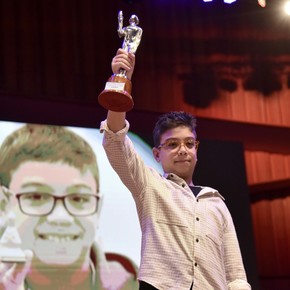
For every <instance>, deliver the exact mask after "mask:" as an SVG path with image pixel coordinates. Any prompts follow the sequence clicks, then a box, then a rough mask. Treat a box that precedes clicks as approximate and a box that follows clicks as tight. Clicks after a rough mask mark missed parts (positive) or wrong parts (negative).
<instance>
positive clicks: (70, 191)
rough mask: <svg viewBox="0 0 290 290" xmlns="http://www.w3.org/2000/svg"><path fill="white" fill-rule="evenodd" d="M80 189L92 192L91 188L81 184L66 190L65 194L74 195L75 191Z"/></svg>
mask: <svg viewBox="0 0 290 290" xmlns="http://www.w3.org/2000/svg"><path fill="white" fill-rule="evenodd" d="M80 189H88V190H89V191H90V192H92V191H93V190H92V188H91V187H90V186H88V185H87V184H84V183H81V184H74V185H71V186H69V187H68V188H67V190H66V192H67V193H75V192H76V191H79V190H80Z"/></svg>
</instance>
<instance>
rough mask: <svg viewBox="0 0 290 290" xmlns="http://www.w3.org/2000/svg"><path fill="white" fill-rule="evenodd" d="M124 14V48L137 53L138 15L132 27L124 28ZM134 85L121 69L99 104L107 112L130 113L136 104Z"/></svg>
mask: <svg viewBox="0 0 290 290" xmlns="http://www.w3.org/2000/svg"><path fill="white" fill-rule="evenodd" d="M123 19H124V18H123V12H122V11H119V14H118V23H119V27H118V35H119V37H124V41H123V45H122V48H123V49H124V50H126V51H127V52H130V53H134V54H135V53H136V50H137V48H138V45H139V44H140V41H141V36H142V28H140V27H138V26H137V25H138V23H139V19H138V17H137V16H136V15H132V16H131V17H130V20H129V23H130V25H129V26H127V27H123ZM131 90H132V83H131V81H130V80H129V79H128V78H127V76H126V71H125V70H124V69H120V71H119V73H118V74H114V75H112V76H111V77H110V78H109V79H108V81H107V83H106V86H105V89H104V90H103V91H102V92H101V93H100V95H99V96H98V101H99V104H100V105H101V106H102V107H104V108H105V109H107V110H111V111H115V112H127V111H130V110H131V109H132V108H133V106H134V102H133V99H132V96H131Z"/></svg>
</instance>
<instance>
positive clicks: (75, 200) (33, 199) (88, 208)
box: [16, 192, 100, 216]
mask: <svg viewBox="0 0 290 290" xmlns="http://www.w3.org/2000/svg"><path fill="white" fill-rule="evenodd" d="M16 198H17V200H18V203H19V207H20V209H21V211H22V212H23V213H24V214H26V215H31V216H45V215H49V214H50V213H51V212H52V211H53V210H54V208H55V205H56V201H57V200H61V201H62V204H63V206H64V207H65V209H66V210H67V212H68V213H69V214H70V215H72V216H88V215H92V214H94V213H95V212H96V211H97V208H98V203H99V199H100V195H99V194H87V193H86V194H84V193H73V194H68V195H65V196H55V195H52V194H49V193H43V192H25V193H18V194H16Z"/></svg>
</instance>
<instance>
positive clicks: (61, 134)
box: [0, 124, 99, 189]
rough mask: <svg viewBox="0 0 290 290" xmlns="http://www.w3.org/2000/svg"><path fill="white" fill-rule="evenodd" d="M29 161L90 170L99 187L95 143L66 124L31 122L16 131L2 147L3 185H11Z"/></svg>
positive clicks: (1, 172)
mask: <svg viewBox="0 0 290 290" xmlns="http://www.w3.org/2000/svg"><path fill="white" fill-rule="evenodd" d="M26 161H39V162H49V163H55V162H62V163H64V164H68V165H71V166H74V167H76V168H78V169H79V170H80V171H81V172H85V171H86V170H90V171H91V172H92V174H93V176H94V177H95V180H96V183H97V189H99V171H98V166H97V160H96V156H95V153H94V151H93V150H92V148H91V146H90V145H89V144H88V143H87V142H86V141H85V140H84V139H83V138H81V137H80V136H79V135H77V134H75V133H74V132H72V131H71V130H69V129H67V128H65V127H62V126H50V125H36V124H27V125H24V126H23V127H21V128H20V129H18V130H15V131H14V132H12V133H11V134H10V135H9V136H8V137H6V139H5V140H4V142H3V144H2V145H1V147H0V184H2V185H4V186H6V187H9V184H10V182H11V175H12V173H13V172H14V170H16V169H17V168H18V167H19V165H20V164H22V163H24V162H26Z"/></svg>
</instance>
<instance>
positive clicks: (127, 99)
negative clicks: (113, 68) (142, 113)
mask: <svg viewBox="0 0 290 290" xmlns="http://www.w3.org/2000/svg"><path fill="white" fill-rule="evenodd" d="M131 90H132V83H131V81H130V80H128V79H127V78H126V77H124V76H122V75H113V76H111V77H110V78H109V79H108V81H107V83H106V87H105V89H104V90H103V91H102V92H101V93H100V94H99V96H98V101H99V104H100V105H101V106H102V107H104V108H105V109H107V110H110V111H114V112H128V111H130V110H131V109H132V108H133V106H134V102H133V99H132V96H131Z"/></svg>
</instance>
